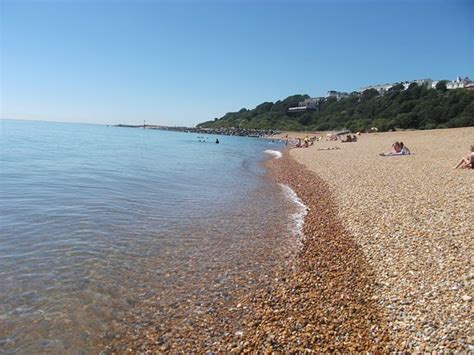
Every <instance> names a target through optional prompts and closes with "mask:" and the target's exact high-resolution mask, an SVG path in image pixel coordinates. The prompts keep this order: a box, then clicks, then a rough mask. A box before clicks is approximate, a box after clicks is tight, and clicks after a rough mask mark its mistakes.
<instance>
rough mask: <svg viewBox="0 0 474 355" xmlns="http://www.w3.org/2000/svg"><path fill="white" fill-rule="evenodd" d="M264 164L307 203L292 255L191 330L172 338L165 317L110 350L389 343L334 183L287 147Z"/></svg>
mask: <svg viewBox="0 0 474 355" xmlns="http://www.w3.org/2000/svg"><path fill="white" fill-rule="evenodd" d="M264 165H265V167H266V168H267V176H266V178H268V179H270V180H271V181H269V183H274V184H280V185H283V186H287V187H288V188H289V189H291V191H293V193H294V194H295V196H296V198H298V199H299V200H300V203H302V204H304V206H305V208H306V209H307V211H306V212H307V214H306V215H305V217H304V224H303V226H302V227H303V232H304V235H303V236H294V235H293V236H290V235H289V236H288V238H299V241H298V250H296V252H295V253H294V254H292V258H291V259H287V260H286V262H285V263H282V264H278V265H277V266H276V267H275V268H274V269H273V270H272V274H271V275H269V276H270V277H269V278H268V279H266V281H264V282H262V283H259V284H258V285H257V286H256V287H255V288H253V289H252V290H249V291H250V292H248V293H247V294H243V295H240V296H239V297H238V298H237V299H235V300H230V303H229V302H226V301H224V302H223V303H221V304H218V305H213V308H214V313H213V314H210V315H206V316H205V317H201V318H202V320H201V321H199V322H198V323H191V324H192V325H191V329H193V330H192V333H191V335H190V337H188V338H182V337H181V336H180V335H178V337H177V338H176V337H175V338H174V339H173V338H169V337H167V334H169V332H171V330H166V329H163V324H154V323H152V324H149V323H148V324H146V325H145V327H141V326H140V328H139V329H138V330H137V329H135V330H132V331H131V332H130V333H129V334H127V335H125V336H124V337H122V338H117V339H116V340H113V341H112V342H111V344H109V345H108V346H106V348H105V352H106V353H115V352H123V351H131V352H135V351H166V352H167V351H202V352H208V351H211V352H222V351H232V352H251V351H261V352H265V353H269V352H272V351H301V352H308V351H315V352H327V351H386V350H387V349H388V348H387V344H388V343H389V340H388V333H387V331H386V330H387V327H386V325H385V324H386V321H385V314H384V312H383V310H382V309H381V307H380V306H379V305H378V302H377V299H376V298H375V297H374V286H373V285H374V270H373V269H371V267H370V265H369V264H368V263H367V261H366V260H365V257H364V255H363V253H361V251H360V248H359V246H358V245H357V244H356V243H355V242H354V240H353V239H352V238H351V236H350V234H349V233H348V232H347V231H346V230H345V229H344V227H343V226H342V223H341V221H340V220H339V219H338V218H337V216H336V205H335V204H334V201H333V198H332V196H331V194H330V192H329V188H328V185H327V184H326V183H325V182H324V181H323V180H322V179H320V178H319V177H318V176H316V175H315V174H314V173H311V172H309V171H308V170H307V169H306V168H305V167H304V166H302V165H301V164H299V163H298V162H297V161H296V160H295V159H293V158H291V157H290V156H289V150H288V149H286V150H285V151H284V153H283V155H282V157H281V158H272V159H269V160H267V161H265V162H264ZM283 186H280V188H282V189H284V188H283ZM308 187H309V188H308ZM288 198H289V199H290V200H292V203H295V200H294V199H292V198H290V196H288ZM300 207H301V206H300ZM269 252H270V251H269ZM152 309H153V306H152V307H151V310H152ZM139 314H141V316H139V317H144V318H145V319H148V318H149V316H146V315H145V314H146V313H145V314H144V313H141V312H139ZM151 319H153V318H151ZM204 319H205V321H204ZM183 322H184V323H183V326H184V324H187V323H188V322H187V321H184V320H183ZM165 323H166V322H165ZM131 324H132V325H133V324H134V323H133V322H132V323H131ZM138 324H139V323H138ZM182 331H184V332H186V331H187V330H182ZM179 332H180V331H178V334H179ZM162 333H163V334H164V335H160V334H162ZM175 336H176V334H175ZM171 340H172V343H171V342H170V341H171Z"/></svg>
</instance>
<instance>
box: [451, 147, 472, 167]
mask: <svg viewBox="0 0 474 355" xmlns="http://www.w3.org/2000/svg"><path fill="white" fill-rule="evenodd" d="M457 168H461V169H469V168H470V169H474V145H471V151H470V152H469V153H468V154H467V155H466V156H465V157H463V158H462V159H461V160H460V161H459V163H458V165H456V166H455V167H454V169H457Z"/></svg>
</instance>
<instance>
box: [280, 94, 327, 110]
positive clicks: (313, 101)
mask: <svg viewBox="0 0 474 355" xmlns="http://www.w3.org/2000/svg"><path fill="white" fill-rule="evenodd" d="M324 100H325V98H324V97H311V98H309V99H305V100H304V101H300V102H298V106H296V107H290V108H289V109H288V112H304V111H312V110H317V109H318V108H319V105H321V103H322V102H324Z"/></svg>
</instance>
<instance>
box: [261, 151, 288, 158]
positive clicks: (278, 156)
mask: <svg viewBox="0 0 474 355" xmlns="http://www.w3.org/2000/svg"><path fill="white" fill-rule="evenodd" d="M264 153H266V154H268V155H273V156H274V157H275V159H280V158H281V157H282V156H283V154H281V152H279V151H278V150H271V149H267V150H265V151H264Z"/></svg>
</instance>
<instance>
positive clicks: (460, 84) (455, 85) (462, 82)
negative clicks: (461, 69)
mask: <svg viewBox="0 0 474 355" xmlns="http://www.w3.org/2000/svg"><path fill="white" fill-rule="evenodd" d="M469 84H472V80H470V79H469V78H468V77H467V76H466V77H465V78H464V79H463V78H461V77H460V76H458V77H457V78H456V80H453V81H448V82H447V83H446V88H447V89H448V90H452V89H463V88H465V87H466V86H467V85H469Z"/></svg>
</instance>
